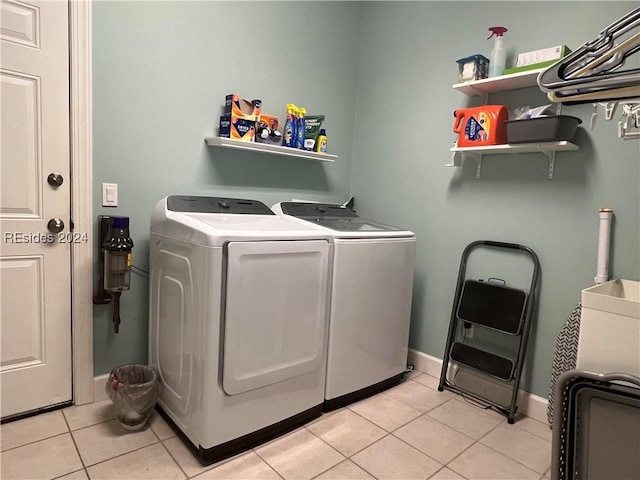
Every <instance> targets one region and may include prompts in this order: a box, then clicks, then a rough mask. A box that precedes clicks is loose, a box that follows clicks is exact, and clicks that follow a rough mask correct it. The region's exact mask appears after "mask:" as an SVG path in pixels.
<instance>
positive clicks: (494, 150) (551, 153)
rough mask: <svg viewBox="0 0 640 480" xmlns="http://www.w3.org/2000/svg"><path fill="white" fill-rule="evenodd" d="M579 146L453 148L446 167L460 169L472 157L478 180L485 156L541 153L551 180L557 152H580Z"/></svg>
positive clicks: (565, 142)
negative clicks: (546, 160)
mask: <svg viewBox="0 0 640 480" xmlns="http://www.w3.org/2000/svg"><path fill="white" fill-rule="evenodd" d="M578 149H579V147H578V145H575V144H573V143H571V142H567V141H560V142H544V143H518V144H507V145H487V146H482V147H452V148H451V150H450V151H451V152H452V153H453V154H452V156H451V163H448V164H446V165H445V167H459V166H460V165H462V159H463V158H464V157H465V156H468V157H471V158H472V159H473V160H475V162H476V166H477V168H476V178H480V170H481V168H482V156H483V155H505V154H516V153H532V152H539V153H542V154H543V155H545V156H546V157H547V159H548V160H549V180H551V179H552V178H553V168H554V165H555V159H556V152H562V151H571V150H578Z"/></svg>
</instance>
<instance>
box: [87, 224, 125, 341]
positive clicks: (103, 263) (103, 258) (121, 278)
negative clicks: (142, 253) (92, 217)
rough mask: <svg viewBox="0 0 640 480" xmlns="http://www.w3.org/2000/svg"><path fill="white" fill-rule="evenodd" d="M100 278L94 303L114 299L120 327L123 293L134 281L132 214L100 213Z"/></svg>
mask: <svg viewBox="0 0 640 480" xmlns="http://www.w3.org/2000/svg"><path fill="white" fill-rule="evenodd" d="M98 226H99V229H100V232H99V235H98V242H99V243H98V248H99V249H100V255H99V257H98V258H99V260H98V268H99V279H98V285H97V289H96V294H95V295H94V297H93V303H94V304H96V305H105V304H107V303H110V302H111V300H112V299H113V328H114V331H115V333H118V331H119V326H120V294H121V293H122V292H123V291H126V290H129V286H130V284H131V249H132V248H133V240H132V239H131V237H130V236H129V217H120V216H108V215H99V216H98Z"/></svg>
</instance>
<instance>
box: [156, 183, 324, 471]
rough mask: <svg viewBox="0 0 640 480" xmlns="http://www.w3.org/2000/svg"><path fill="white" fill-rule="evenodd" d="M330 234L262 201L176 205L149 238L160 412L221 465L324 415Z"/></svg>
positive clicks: (169, 202) (163, 211) (165, 207)
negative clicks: (219, 461) (224, 459)
mask: <svg viewBox="0 0 640 480" xmlns="http://www.w3.org/2000/svg"><path fill="white" fill-rule="evenodd" d="M328 237H329V236H328V235H327V234H326V233H323V232H320V231H318V230H316V229H313V228H309V227H308V226H304V225H301V224H300V223H297V222H295V221H293V220H290V219H287V218H283V217H279V216H276V215H275V214H274V213H273V212H272V211H271V210H269V208H268V207H266V206H265V205H264V204H262V203H260V202H257V201H252V200H238V199H228V198H212V197H194V196H177V195H176V196H169V197H167V198H165V199H163V200H161V201H160V202H159V203H158V204H157V205H156V207H155V209H154V211H153V215H152V218H151V239H150V269H151V272H150V286H149V288H150V308H149V310H150V323H149V363H150V366H151V367H152V368H155V369H156V371H157V372H158V373H159V378H160V382H161V388H160V398H159V401H158V403H159V406H160V407H161V410H162V411H164V413H165V414H166V415H167V416H168V417H169V418H170V420H171V421H172V422H173V423H174V424H175V425H176V426H177V427H178V428H179V429H180V430H181V431H182V432H183V433H184V435H185V436H186V437H187V438H188V439H189V440H190V441H191V442H192V443H193V445H194V447H196V449H197V450H198V451H199V454H200V457H201V459H202V460H203V461H216V460H220V459H223V458H226V457H229V456H231V455H234V454H235V453H238V452H240V451H243V450H246V449H249V448H251V447H253V446H255V445H257V444H259V443H261V442H263V441H266V440H268V439H271V438H274V437H275V436H277V435H279V434H281V433H284V432H286V431H289V430H291V429H293V428H296V427H298V426H299V425H301V424H303V423H305V422H307V421H308V420H310V419H311V418H314V417H317V416H318V415H320V414H321V412H322V404H323V400H324V382H325V370H326V342H327V319H328V302H329V298H328V283H329V277H330V265H331V250H332V247H331V245H330V242H329V239H328Z"/></svg>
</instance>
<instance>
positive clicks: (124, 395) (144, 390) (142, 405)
mask: <svg viewBox="0 0 640 480" xmlns="http://www.w3.org/2000/svg"><path fill="white" fill-rule="evenodd" d="M106 391H107V395H108V396H109V398H110V399H111V401H112V402H113V404H114V406H115V411H116V419H117V420H118V422H119V423H120V425H122V427H123V428H125V429H126V430H140V429H141V428H143V427H144V425H145V423H146V422H147V420H148V419H149V416H150V415H151V412H152V411H153V408H154V407H155V405H156V402H157V401H158V377H157V375H156V372H155V371H154V370H152V369H151V368H149V367H146V366H144V365H137V364H133V363H132V364H127V365H120V366H119V367H116V368H114V369H113V370H111V372H110V373H109V379H108V380H107V385H106Z"/></svg>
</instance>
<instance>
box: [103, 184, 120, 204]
mask: <svg viewBox="0 0 640 480" xmlns="http://www.w3.org/2000/svg"><path fill="white" fill-rule="evenodd" d="M102 206H103V207H117V206H118V184H117V183H103V184H102Z"/></svg>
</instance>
